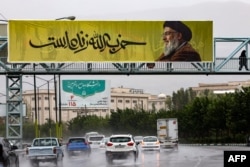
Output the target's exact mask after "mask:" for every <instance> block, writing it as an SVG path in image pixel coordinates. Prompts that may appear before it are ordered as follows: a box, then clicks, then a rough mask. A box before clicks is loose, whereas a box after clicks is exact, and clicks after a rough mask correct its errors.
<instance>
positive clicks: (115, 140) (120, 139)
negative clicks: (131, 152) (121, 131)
mask: <svg viewBox="0 0 250 167" xmlns="http://www.w3.org/2000/svg"><path fill="white" fill-rule="evenodd" d="M130 140H131V139H130V137H113V138H110V141H111V142H113V143H123V142H129V141H130Z"/></svg>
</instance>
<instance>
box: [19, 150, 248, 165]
mask: <svg viewBox="0 0 250 167" xmlns="http://www.w3.org/2000/svg"><path fill="white" fill-rule="evenodd" d="M224 150H227V151H229V150H232V151H233V150H240V151H246V150H248V151H250V147H246V146H198V145H179V147H178V149H177V148H176V149H164V150H163V149H161V151H160V152H158V151H140V153H139V157H138V159H137V161H136V162H134V161H133V159H132V158H129V159H127V160H114V161H113V164H112V165H108V164H107V163H106V159H105V153H104V150H99V149H95V150H94V149H93V150H92V153H91V156H90V157H81V156H74V157H71V158H68V157H66V156H65V158H64V160H63V164H62V166H63V167H83V166H84V167H166V166H167V167H223V166H224V162H223V158H224ZM39 166H40V167H53V166H55V165H54V164H50V163H40V164H39ZM20 167H30V165H29V163H28V161H27V160H26V158H25V157H20Z"/></svg>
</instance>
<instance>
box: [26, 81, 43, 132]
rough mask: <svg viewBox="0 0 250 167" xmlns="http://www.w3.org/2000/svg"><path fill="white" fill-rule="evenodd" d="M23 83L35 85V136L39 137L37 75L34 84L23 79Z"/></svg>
mask: <svg viewBox="0 0 250 167" xmlns="http://www.w3.org/2000/svg"><path fill="white" fill-rule="evenodd" d="M23 83H26V84H29V85H31V86H34V108H35V136H36V137H38V136H39V133H40V132H39V127H38V114H37V96H36V90H37V87H36V81H35V77H34V84H31V83H29V82H25V81H23Z"/></svg>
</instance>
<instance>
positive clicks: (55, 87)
mask: <svg viewBox="0 0 250 167" xmlns="http://www.w3.org/2000/svg"><path fill="white" fill-rule="evenodd" d="M56 84H57V82H56V75H55V74H54V89H55V114H56V137H59V134H58V116H57V86H56Z"/></svg>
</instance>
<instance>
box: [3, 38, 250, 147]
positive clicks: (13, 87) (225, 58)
mask: <svg viewBox="0 0 250 167" xmlns="http://www.w3.org/2000/svg"><path fill="white" fill-rule="evenodd" d="M0 34H1V33H0ZM249 42H250V38H233V37H232V38H228V37H227V38H223V37H218V38H217V37H216V38H214V55H213V57H214V61H213V62H171V63H170V62H155V66H154V68H148V67H147V62H126V63H116V62H110V63H107V62H105V63H103V62H86V63H22V64H21V63H8V61H7V59H8V51H7V46H8V39H7V37H6V36H0V75H4V76H5V77H6V137H7V138H8V139H10V140H13V141H16V142H19V143H20V144H22V136H23V131H22V124H23V107H22V77H23V75H34V76H36V75H54V76H59V77H58V78H59V80H60V76H61V75H68V74H72V75H249V74H250V72H249V71H245V70H242V71H239V70H238V68H239V55H240V52H241V51H242V50H243V49H245V50H246V51H247V55H248V56H249V51H248V44H249ZM248 59H249V58H248ZM54 78H55V77H54ZM35 93H36V92H35V91H34V94H35ZM59 104H60V102H59ZM56 110H58V109H57V107H56ZM56 112H57V111H56ZM60 112H61V111H60V106H59V125H60ZM36 121H37V120H36ZM36 123H37V122H36ZM57 137H61V136H57Z"/></svg>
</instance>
